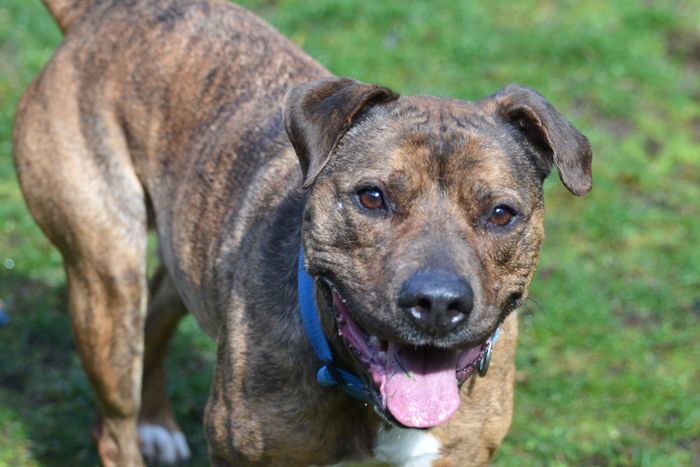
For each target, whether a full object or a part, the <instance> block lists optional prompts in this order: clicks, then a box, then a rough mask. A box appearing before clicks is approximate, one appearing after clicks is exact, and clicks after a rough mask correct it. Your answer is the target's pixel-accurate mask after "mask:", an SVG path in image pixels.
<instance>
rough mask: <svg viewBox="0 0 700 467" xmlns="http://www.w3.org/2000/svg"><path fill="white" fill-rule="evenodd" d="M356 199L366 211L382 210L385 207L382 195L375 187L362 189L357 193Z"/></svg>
mask: <svg viewBox="0 0 700 467" xmlns="http://www.w3.org/2000/svg"><path fill="white" fill-rule="evenodd" d="M357 199H358V201H359V202H360V204H361V205H362V206H363V207H364V208H367V209H372V210H376V209H383V208H384V207H385V206H386V205H385V203H384V194H382V191H381V190H380V189H379V188H377V187H368V188H362V189H361V190H359V191H358V192H357Z"/></svg>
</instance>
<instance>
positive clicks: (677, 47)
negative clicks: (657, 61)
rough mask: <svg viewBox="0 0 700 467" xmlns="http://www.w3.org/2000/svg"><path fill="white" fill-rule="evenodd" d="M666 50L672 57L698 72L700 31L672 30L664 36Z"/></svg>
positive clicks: (699, 68) (699, 67)
mask: <svg viewBox="0 0 700 467" xmlns="http://www.w3.org/2000/svg"><path fill="white" fill-rule="evenodd" d="M666 50H667V52H668V54H669V55H671V56H672V57H676V58H679V59H681V60H683V61H684V62H686V64H687V65H688V66H689V67H691V68H693V69H695V70H697V71H700V30H696V31H692V30H672V31H669V33H668V34H667V35H666Z"/></svg>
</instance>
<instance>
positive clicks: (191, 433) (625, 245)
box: [0, 0, 700, 466]
mask: <svg viewBox="0 0 700 467" xmlns="http://www.w3.org/2000/svg"><path fill="white" fill-rule="evenodd" d="M243 3H244V5H245V6H247V7H249V8H251V9H252V10H254V11H256V12H257V13H259V14H260V15H262V16H263V17H265V18H266V19H268V20H269V21H270V22H272V23H273V24H274V25H275V26H276V27H278V28H279V29H280V30H281V31H282V32H283V33H285V34H286V35H288V36H289V37H291V38H292V39H293V40H294V41H295V42H296V43H297V44H299V45H300V46H301V47H303V48H304V49H305V50H307V51H308V52H309V53H310V54H311V55H313V56H314V57H316V58H317V59H318V60H319V61H320V62H321V63H323V64H324V65H326V66H327V67H328V68H329V69H330V70H332V71H333V72H335V73H337V74H341V75H349V76H353V77H355V78H358V79H361V80H364V81H371V82H379V83H382V84H385V85H388V86H390V87H392V88H394V89H396V90H397V91H399V92H401V93H403V94H437V95H444V96H453V97H458V98H464V99H473V98H477V97H480V96H482V95H484V94H489V93H492V92H494V91H495V90H497V89H498V88H499V87H501V86H502V85H504V84H506V83H510V82H518V83H521V84H525V85H528V86H531V87H534V88H536V89H538V90H539V91H540V92H541V93H542V94H544V95H545V96H547V98H548V99H550V100H551V101H552V102H553V103H554V104H555V105H556V106H557V108H559V109H560V110H561V111H562V113H564V114H565V115H567V116H568V117H569V118H570V119H571V120H572V121H573V122H574V123H575V124H576V126H577V127H578V128H580V129H581V130H582V131H583V132H584V133H586V134H587V135H588V136H589V138H590V140H591V142H592V145H593V150H594V164H593V167H594V188H593V192H592V193H591V194H590V195H589V196H587V197H586V198H583V199H578V198H574V197H573V196H571V195H570V194H569V193H568V192H567V191H566V190H565V189H564V188H563V187H562V186H561V185H560V184H559V182H558V180H557V179H556V177H555V176H553V177H552V178H551V179H550V180H549V181H548V182H547V186H546V205H547V222H546V226H547V239H546V241H545V244H544V249H543V255H542V261H541V265H540V268H539V272H538V274H537V276H536V278H535V280H534V283H533V285H532V288H531V297H532V299H531V300H530V302H529V303H528V305H527V306H526V308H525V310H524V312H523V314H522V315H521V316H522V320H521V340H520V345H519V350H518V356H517V364H518V376H517V388H516V412H515V418H514V421H513V426H512V428H511V431H510V433H509V435H508V437H507V438H506V440H505V442H504V444H503V446H502V447H501V449H500V450H499V451H498V454H497V456H496V458H495V460H494V464H495V465H504V466H507V465H513V466H515V465H518V466H520V465H582V464H587V465H640V466H647V465H649V466H652V465H699V464H700V370H699V366H698V361H699V360H700V344H698V343H700V246H699V244H700V1H699V0H680V1H671V0H656V1H653V2H640V1H633V0H629V1H622V0H619V1H607V0H606V1H604V0H593V1H589V2H577V1H573V0H566V1H560V2H555V1H535V0H507V1H500V2H489V1H485V0H476V1H470V2H467V1H459V2H457V1H452V0H439V1H431V2H427V1H423V2H419V1H398V0H396V1H376V2H367V1H360V0H344V1H323V2H306V1H302V0H278V1H271V0H246V1H245V2H243ZM59 42H60V33H59V31H58V29H57V27H56V26H55V25H54V23H53V21H52V19H51V18H50V16H49V14H48V13H47V12H46V11H45V10H44V8H43V7H42V5H41V4H40V2H39V1H38V0H3V2H2V3H1V4H0V306H2V308H3V309H4V310H5V313H6V314H7V316H9V319H10V321H9V323H8V324H6V325H0V350H2V354H0V465H12V466H15V465H19V466H25V465H26V466H65V465H95V464H96V463H97V462H98V461H97V457H96V453H95V449H94V447H93V444H92V441H91V439H90V436H89V430H90V425H91V423H92V419H93V416H94V410H93V405H92V395H91V392H90V389H89V387H88V384H87V382H86V380H85V378H84V376H83V374H82V371H81V370H80V365H79V361H78V357H77V354H76V352H75V349H74V344H73V342H72V337H71V335H70V324H69V322H68V318H67V313H66V289H65V283H64V278H63V273H62V267H61V259H60V256H59V255H58V253H57V252H56V251H55V250H54V249H53V248H52V247H51V246H50V245H49V244H48V242H47V241H46V240H45V239H44V237H43V236H42V235H41V233H40V231H39V229H38V228H37V227H36V226H35V225H34V223H33V221H32V220H31V218H30V216H29V214H28V213H27V211H26V210H25V207H24V204H23V202H22V198H21V195H20V192H19V188H18V185H17V182H16V179H15V175H14V172H13V165H12V157H11V151H12V147H11V121H12V115H13V112H14V107H15V104H16V102H17V99H18V98H19V96H20V94H21V92H22V91H23V89H24V88H25V87H26V85H27V84H28V83H29V82H30V80H31V79H32V78H33V77H34V76H35V75H36V74H37V72H38V71H39V70H40V68H41V67H42V65H43V64H44V63H45V62H46V60H47V59H48V57H49V56H50V54H51V51H52V50H53V49H54V48H55V47H56V45H57V44H58V43H59ZM174 347H175V349H174V352H173V358H172V359H171V360H170V362H169V365H170V368H171V370H172V372H171V373H172V375H173V377H172V378H171V381H172V382H173V384H171V390H172V393H173V398H174V402H175V407H176V408H177V412H178V417H179V419H180V420H181V422H182V424H183V427H184V429H185V431H186V433H187V435H188V438H189V439H190V441H191V444H192V445H193V448H194V453H195V461H194V464H195V465H205V464H206V453H205V442H204V439H203V436H202V433H201V416H202V408H203V405H204V401H205V400H206V396H207V392H208V380H209V375H210V372H211V361H212V346H211V343H210V342H209V341H208V340H207V339H206V338H205V337H204V336H203V335H202V334H201V333H200V332H199V331H198V330H197V328H196V326H195V325H194V323H193V321H192V320H191V319H188V320H187V321H186V322H185V323H184V325H183V326H182V327H181V329H180V331H179V332H178V335H177V338H176V342H175V343H174Z"/></svg>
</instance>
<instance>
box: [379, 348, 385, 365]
mask: <svg viewBox="0 0 700 467" xmlns="http://www.w3.org/2000/svg"><path fill="white" fill-rule="evenodd" d="M377 357H378V358H379V362H380V363H386V352H382V351H381V350H380V351H379V352H377Z"/></svg>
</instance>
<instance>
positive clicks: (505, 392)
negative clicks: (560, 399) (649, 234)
mask: <svg viewBox="0 0 700 467" xmlns="http://www.w3.org/2000/svg"><path fill="white" fill-rule="evenodd" d="M45 3H46V5H47V7H48V9H49V10H50V12H51V13H52V15H53V16H54V17H55V19H56V20H57V22H58V24H59V26H60V28H61V29H62V31H63V32H64V35H65V38H64V40H63V42H62V44H61V45H60V47H59V48H58V49H57V50H56V52H55V53H54V55H53V57H52V58H51V60H50V61H49V63H48V64H47V65H46V67H45V69H44V70H43V71H42V73H41V74H40V75H39V76H38V77H37V78H36V79H35V80H34V82H32V84H31V85H30V86H29V88H28V89H27V91H26V92H25V94H24V95H23V97H22V99H21V101H20V103H19V105H18V108H17V113H16V118H15V123H14V136H13V143H14V155H15V162H16V169H17V173H18V177H19V180H20V184H21V188H22V191H23V194H24V197H25V199H26V203H27V205H28V208H29V210H30V211H31V213H32V215H33V216H34V218H35V219H36V222H37V223H38V225H39V226H40V227H41V228H42V230H43V231H44V233H45V234H46V235H47V237H48V238H49V239H50V241H51V242H52V243H53V244H54V245H55V246H56V247H57V248H58V249H59V250H60V252H61V254H62V256H63V260H64V266H65V272H66V277H67V284H68V288H69V304H70V317H71V322H72V329H73V332H74V335H75V340H76V344H77V348H78V351H79V353H80V357H81V359H82V363H83V366H84V369H85V372H86V374H87V377H88V379H89V381H90V384H91V385H92V388H93V389H94V392H95V395H96V400H97V404H98V409H99V420H98V423H97V425H96V427H95V430H94V436H95V438H96V443H97V448H98V451H99V455H100V457H101V460H102V462H103V463H104V465H107V466H113V465H117V466H136V465H143V463H144V457H145V459H146V460H147V461H148V462H153V463H176V462H182V461H185V460H187V458H188V457H189V449H188V446H187V442H186V441H185V439H184V436H183V435H182V432H181V431H180V429H179V427H178V425H177V422H176V421H175V418H174V415H173V411H172V408H171V406H170V403H169V402H168V399H167V397H166V395H165V372H164V366H163V360H164V355H165V350H166V348H167V342H168V339H169V338H170V337H171V335H172V334H173V332H174V330H175V329H176V325H177V322H178V320H179V319H180V318H181V317H182V316H183V315H184V314H185V313H187V312H190V313H192V314H193V315H194V317H195V318H196V320H197V322H198V323H199V325H200V326H201V328H202V329H203V330H204V332H206V334H208V335H209V336H211V338H212V339H214V340H215V341H216V348H217V351H216V364H215V370H214V375H213V381H212V385H211V391H210V395H209V399H208V402H207V405H206V408H205V416H204V429H205V432H206V438H207V442H208V450H209V459H210V463H211V465H215V466H223V465H325V464H335V463H340V462H350V461H367V460H370V459H374V460H376V461H381V462H389V463H393V464H395V465H430V464H431V463H432V465H436V466H437V465H440V466H448V465H460V466H461V465H472V464H473V465H479V464H486V463H488V461H489V459H490V458H491V456H492V454H493V452H494V450H495V449H496V448H497V447H498V445H499V444H500V442H501V440H502V439H503V437H504V436H505V434H506V432H507V430H508V428H509V425H510V420H511V415H512V410H513V402H512V397H513V382H514V373H515V367H514V353H515V347H516V339H517V317H516V316H517V314H516V310H517V309H518V308H519V307H520V306H521V305H522V304H523V303H524V301H525V299H526V297H527V288H528V285H529V283H530V281H531V279H532V277H533V274H534V272H535V267H536V263H537V261H538V257H539V251H540V245H541V243H542V239H543V190H542V184H543V181H544V179H545V177H547V175H548V174H549V172H550V169H551V167H552V166H554V167H556V169H557V170H558V172H559V176H560V178H561V180H562V182H563V183H564V185H565V186H566V187H567V188H568V189H569V191H571V192H572V193H573V194H574V195H579V196H581V195H584V194H586V193H587V192H588V191H589V190H590V189H591V158H592V153H591V148H590V145H589V143H588V140H587V139H586V137H585V136H583V135H582V134H581V133H580V132H579V131H578V130H577V129H575V128H574V127H573V126H572V125H571V124H570V123H569V122H568V121H567V120H566V119H564V117H562V116H561V115H560V114H559V113H558V112H557V111H556V110H555V109H554V108H553V107H552V106H551V105H550V104H549V103H548V102H547V101H546V100H545V98H543V97H542V96H541V95H540V94H538V93H537V92H535V91H534V90H531V89H528V88H525V87H521V86H517V85H509V86H507V87H505V88H503V89H501V90H500V91H498V92H496V93H495V94H493V95H491V96H488V97H485V98H483V99H480V100H478V101H475V102H466V101H459V100H453V99H447V98H437V97H425V96H414V97H405V96H399V95H398V94H396V93H395V92H394V91H392V90H390V89H387V88H385V87H382V86H379V85H373V84H366V83H361V82H358V81H355V80H353V79H349V78H342V77H335V76H333V75H332V74H331V73H330V72H328V71H327V70H326V69H325V68H323V67H322V66H321V65H319V64H318V63H316V62H315V61H313V60H312V59H311V58H310V57H308V56H307V55H306V54H305V53H304V52H303V51H301V50H300V49H299V48H297V47H296V46H295V45H293V44H292V43H291V42H289V41H288V40H287V39H285V38H284V37H283V36H282V35H280V34H279V33H278V32H276V31H275V30H274V29H272V28H271V27H270V26H268V25H267V24H266V23H265V22H263V21H262V20H261V19H259V18H257V17H256V16H254V15H253V14H251V13H249V12H247V11H245V10H244V9H242V8H240V7H238V6H235V5H232V4H229V3H227V2H225V1H222V0H198V1H186V0H142V1H116V0H45ZM149 230H155V232H156V233H157V238H158V252H159V258H160V266H159V267H158V269H157V271H156V272H155V274H154V275H153V277H152V278H151V279H150V282H149V279H148V278H147V274H146V256H147V255H146V244H147V234H148V231H149ZM478 375H483V377H480V376H478Z"/></svg>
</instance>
